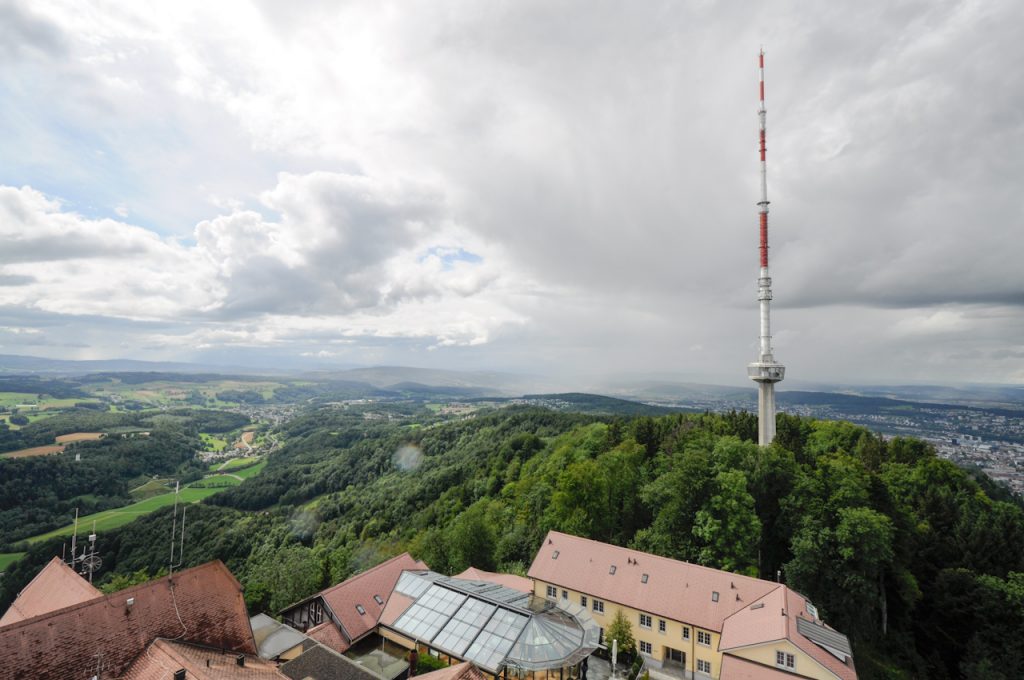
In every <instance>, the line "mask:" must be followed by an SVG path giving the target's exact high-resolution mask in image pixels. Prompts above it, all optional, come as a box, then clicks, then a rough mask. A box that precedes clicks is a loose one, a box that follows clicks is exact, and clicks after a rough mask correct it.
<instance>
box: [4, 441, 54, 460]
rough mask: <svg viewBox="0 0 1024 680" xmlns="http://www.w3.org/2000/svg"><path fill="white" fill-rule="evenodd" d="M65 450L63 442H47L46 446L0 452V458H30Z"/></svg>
mask: <svg viewBox="0 0 1024 680" xmlns="http://www.w3.org/2000/svg"><path fill="white" fill-rule="evenodd" d="M62 451H64V445H63V444H47V445H45V446H33V447H32V448H29V449H18V450H17V451H7V452H6V453H4V454H0V458H30V457H32V456H52V455H53V454H55V453H61V452H62Z"/></svg>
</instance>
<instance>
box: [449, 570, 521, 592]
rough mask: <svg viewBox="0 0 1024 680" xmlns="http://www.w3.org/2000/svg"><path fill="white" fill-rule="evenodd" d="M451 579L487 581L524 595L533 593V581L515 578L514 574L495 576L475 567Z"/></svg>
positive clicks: (519, 577)
mask: <svg viewBox="0 0 1024 680" xmlns="http://www.w3.org/2000/svg"><path fill="white" fill-rule="evenodd" d="M452 578H464V579H466V580H468V581H487V582H488V583H495V584H497V585H499V586H505V587H506V588H511V589H512V590H519V591H522V592H524V593H532V592H533V581H531V580H530V579H528V578H526V577H523V576H516V575H515V574H496V573H494V572H492V571H484V570H483V569H477V568H476V567H470V568H469V569H467V570H466V571H464V572H462V573H461V574H456V575H455V576H453V577H452Z"/></svg>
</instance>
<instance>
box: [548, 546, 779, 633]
mask: <svg viewBox="0 0 1024 680" xmlns="http://www.w3.org/2000/svg"><path fill="white" fill-rule="evenodd" d="M613 567H614V569H613ZM529 575H530V577H531V578H535V579H538V580H541V581H546V582H548V583H553V584H556V585H559V586H562V587H565V588H571V589H572V590H576V591H579V592H582V593H587V594H589V595H591V596H593V597H597V598H599V599H606V600H610V601H612V602H618V603H619V604H623V605H626V606H627V607H632V608H633V609H638V610H640V611H643V612H648V613H650V614H656V615H659V616H663V617H665V618H669V619H673V620H676V621H683V622H685V623H690V624H693V625H695V626H699V627H701V628H705V629H707V630H714V631H721V630H722V622H723V621H724V620H725V618H726V617H728V616H729V615H730V614H732V613H733V612H736V611H737V610H740V609H742V608H743V607H746V606H748V605H750V604H751V603H753V602H754V601H755V600H758V599H760V598H762V597H764V596H765V595H766V594H768V593H769V592H771V591H772V590H774V589H775V588H776V587H778V584H776V583H772V582H771V581H764V580H762V579H757V578H751V577H749V576H741V575H739V574H733V573H730V572H727V571H720V570H718V569H711V568H709V567H702V566H700V565H696V564H690V563H689V562H680V561H679V560H673V559H669V558H667V557H659V556H657V555H651V554H650V553H644V552H639V551H637V550H630V549H629V548H620V547H618V546H614V545H609V544H607V543H600V542H598V541H592V540H589V539H586V538H579V537H578V536H570V535H569V534H563V533H561V532H558V531H550V532H548V535H547V537H546V538H545V539H544V543H543V544H542V545H541V547H540V550H538V551H537V556H536V557H535V558H534V560H533V564H532V565H531V566H530V571H529ZM645 575H646V579H645V578H644V577H645ZM714 593H717V594H718V595H717V597H718V600H717V601H715V600H714V595H713V594H714Z"/></svg>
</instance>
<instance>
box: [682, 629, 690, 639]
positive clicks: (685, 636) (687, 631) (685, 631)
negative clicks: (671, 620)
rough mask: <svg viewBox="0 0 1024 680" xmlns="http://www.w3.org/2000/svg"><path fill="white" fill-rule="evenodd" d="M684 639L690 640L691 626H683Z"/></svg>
mask: <svg viewBox="0 0 1024 680" xmlns="http://www.w3.org/2000/svg"><path fill="white" fill-rule="evenodd" d="M683 639H684V640H689V639H690V627H689V626H683Z"/></svg>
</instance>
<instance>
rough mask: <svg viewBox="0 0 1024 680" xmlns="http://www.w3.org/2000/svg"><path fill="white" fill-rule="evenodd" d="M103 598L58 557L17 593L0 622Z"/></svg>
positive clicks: (25, 617)
mask: <svg viewBox="0 0 1024 680" xmlns="http://www.w3.org/2000/svg"><path fill="white" fill-rule="evenodd" d="M102 595H103V593H101V592H100V591H98V590H96V589H95V588H93V587H92V584H91V583H89V582H88V581H86V580H85V579H84V578H82V577H81V576H79V575H78V574H76V573H75V570H74V569H72V568H71V567H69V566H68V565H66V564H64V562H63V561H62V560H61V559H60V558H59V557H54V558H53V559H52V560H50V561H49V562H48V563H47V564H46V566H45V567H43V568H42V569H41V570H40V571H39V573H38V574H36V577H35V578H34V579H32V580H31V581H29V584H28V585H27V586H25V588H24V589H23V590H22V591H21V592H20V593H18V598H17V599H16V600H14V602H12V603H11V606H10V608H9V609H8V610H7V612H6V613H5V614H4V615H3V618H0V626H6V625H8V624H10V623H14V622H15V621H22V620H24V619H30V618H32V617H33V616H39V615H40V614H45V613H47V612H52V611H55V610H57V609H63V608H64V607H70V606H71V605H73V604H79V603H81V602H87V601H89V600H91V599H93V598H96V597H102Z"/></svg>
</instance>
